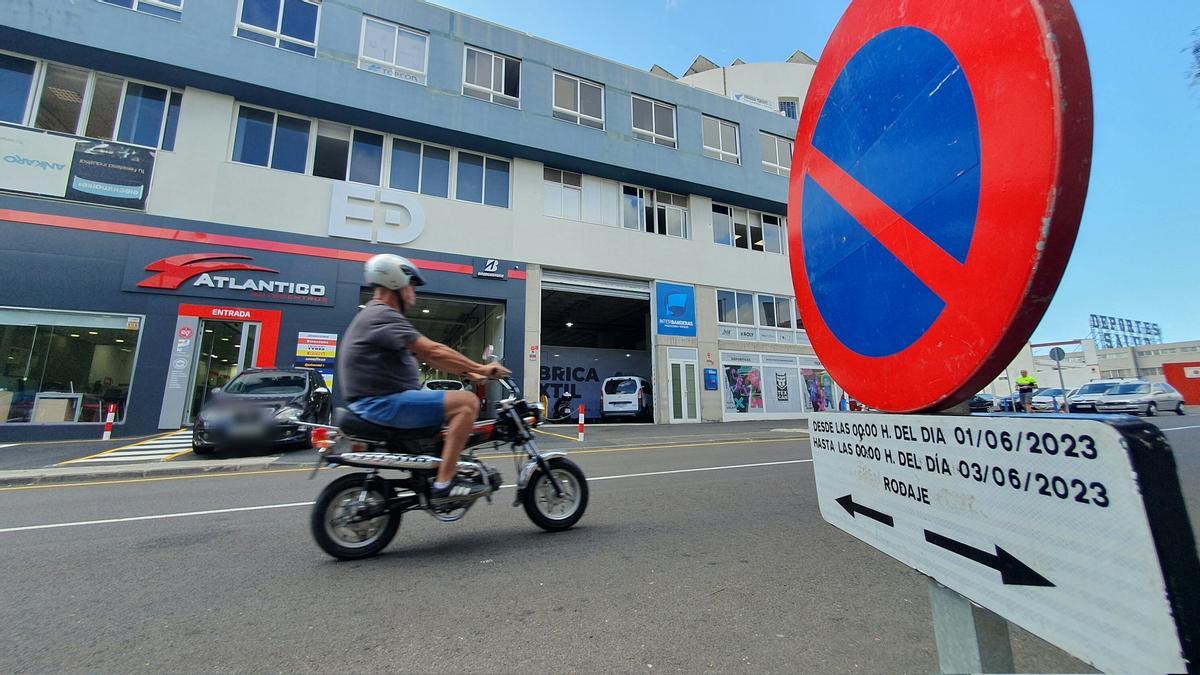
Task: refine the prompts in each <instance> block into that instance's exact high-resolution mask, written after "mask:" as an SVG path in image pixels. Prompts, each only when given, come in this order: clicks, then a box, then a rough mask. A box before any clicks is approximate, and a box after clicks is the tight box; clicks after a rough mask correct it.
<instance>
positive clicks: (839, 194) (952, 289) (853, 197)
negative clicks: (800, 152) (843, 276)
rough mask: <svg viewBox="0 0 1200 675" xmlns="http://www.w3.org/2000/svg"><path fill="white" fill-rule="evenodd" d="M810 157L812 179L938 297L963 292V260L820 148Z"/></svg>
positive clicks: (810, 151)
mask: <svg viewBox="0 0 1200 675" xmlns="http://www.w3.org/2000/svg"><path fill="white" fill-rule="evenodd" d="M807 160H808V173H809V175H810V176H812V178H813V180H815V181H816V182H817V184H818V185H820V186H821V187H822V188H824V190H825V191H826V192H828V193H829V195H830V196H831V197H833V198H834V200H836V201H837V203H838V204H839V205H840V206H841V207H842V208H843V209H845V210H846V212H847V213H849V214H850V216H851V217H852V218H854V220H856V221H858V223H859V224H860V225H862V226H863V228H864V229H866V230H867V232H869V233H870V234H871V236H872V237H874V238H875V239H876V240H877V241H878V242H879V243H881V244H883V246H884V248H886V249H887V250H888V252H890V253H891V254H892V255H894V256H896V258H897V259H898V260H899V261H900V263H901V264H903V265H904V266H905V267H907V268H908V269H909V271H911V272H912V273H913V274H915V275H916V276H917V278H918V279H920V280H921V282H922V283H924V284H925V285H926V286H928V287H929V289H930V290H932V291H933V292H934V293H936V294H937V295H938V297H940V298H941V299H942V300H943V301H944V302H946V303H947V304H949V303H950V299H951V298H953V297H954V296H956V295H959V294H960V293H961V292H962V290H963V289H962V285H963V283H964V282H965V276H966V275H965V274H964V271H963V265H962V263H960V262H958V261H957V260H955V259H954V257H953V256H951V255H950V254H949V253H946V251H945V249H943V248H942V247H941V246H938V245H937V244H936V243H934V241H933V240H932V239H930V238H929V237H927V236H925V233H924V232H921V231H920V230H918V229H917V228H916V227H914V226H913V224H912V223H910V222H908V221H907V220H905V218H904V216H901V215H900V214H899V213H896V212H895V211H893V210H892V207H890V206H888V205H887V204H885V203H884V202H883V200H881V199H879V197H876V196H875V195H874V193H872V192H871V191H870V190H868V189H867V188H865V187H863V185H862V184H861V183H859V182H858V181H856V180H854V178H852V177H851V176H850V174H848V173H846V172H845V171H843V170H842V168H841V167H840V166H838V165H837V164H835V163H834V162H833V160H831V159H829V158H828V157H826V156H825V155H824V154H823V153H822V152H821V151H820V150H817V149H816V148H813V147H810V148H809V149H808V154H807Z"/></svg>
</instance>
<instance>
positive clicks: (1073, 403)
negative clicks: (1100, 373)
mask: <svg viewBox="0 0 1200 675" xmlns="http://www.w3.org/2000/svg"><path fill="white" fill-rule="evenodd" d="M1125 381H1126V380H1095V381H1092V382H1088V383H1087V384H1085V385H1083V386H1082V387H1080V388H1079V389H1077V390H1076V391H1075V393H1074V394H1072V395H1070V396H1068V397H1067V398H1068V400H1067V411H1068V412H1073V413H1094V412H1096V400H1097V399H1099V398H1100V396H1101V395H1102V394H1104V393H1105V392H1106V391H1108V390H1109V389H1112V388H1113V387H1115V386H1117V385H1118V384H1120V383H1122V382H1125Z"/></svg>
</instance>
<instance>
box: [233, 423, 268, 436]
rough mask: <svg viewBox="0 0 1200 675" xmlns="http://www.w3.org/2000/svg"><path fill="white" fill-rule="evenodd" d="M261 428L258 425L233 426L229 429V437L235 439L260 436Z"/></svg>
mask: <svg viewBox="0 0 1200 675" xmlns="http://www.w3.org/2000/svg"><path fill="white" fill-rule="evenodd" d="M262 431H263V430H262V426H261V425H258V424H235V425H233V426H231V427H229V435H230V436H233V437H235V438H253V437H254V436H260V435H262Z"/></svg>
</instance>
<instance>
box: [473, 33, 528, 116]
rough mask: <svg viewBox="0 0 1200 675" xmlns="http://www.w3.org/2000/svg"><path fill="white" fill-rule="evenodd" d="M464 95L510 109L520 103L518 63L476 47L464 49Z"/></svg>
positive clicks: (519, 67) (515, 60)
mask: <svg viewBox="0 0 1200 675" xmlns="http://www.w3.org/2000/svg"><path fill="white" fill-rule="evenodd" d="M466 50H467V51H466V59H465V63H464V65H463V94H464V95H465V96H473V97H475V98H478V99H482V100H484V101H491V102H492V103H499V104H500V105H506V106H509V107H512V108H518V107H520V105H521V62H520V61H519V60H518V59H514V58H512V57H510V56H503V55H501V54H493V53H492V52H488V51H484V50H482V49H479V48H476V47H467V48H466Z"/></svg>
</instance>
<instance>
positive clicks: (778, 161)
mask: <svg viewBox="0 0 1200 675" xmlns="http://www.w3.org/2000/svg"><path fill="white" fill-rule="evenodd" d="M759 140H760V141H761V142H762V168H763V171H766V172H767V173H773V174H776V175H779V176H787V175H790V174H791V172H792V142H791V141H790V140H788V139H786V138H783V137H782V136H776V135H774V134H768V133H766V132H765V131H764V132H762V133H761V134H760V135H759Z"/></svg>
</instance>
